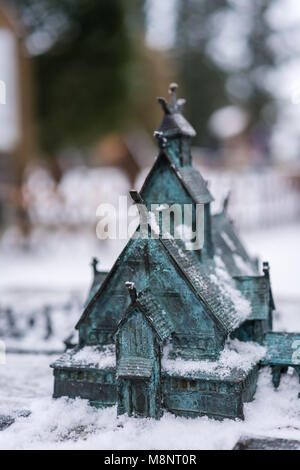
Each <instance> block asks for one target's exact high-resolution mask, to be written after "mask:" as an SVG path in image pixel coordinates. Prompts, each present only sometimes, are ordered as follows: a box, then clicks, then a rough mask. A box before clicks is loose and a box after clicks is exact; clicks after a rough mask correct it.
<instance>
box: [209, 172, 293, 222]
mask: <svg viewBox="0 0 300 470" xmlns="http://www.w3.org/2000/svg"><path fill="white" fill-rule="evenodd" d="M203 173H204V176H205V177H206V178H207V179H208V180H209V188H210V190H211V192H212V194H213V196H214V198H215V201H216V202H215V207H214V209H215V211H216V212H217V211H219V210H220V209H221V207H222V202H223V200H224V198H225V197H226V195H227V194H228V192H229V191H230V203H229V208H228V212H229V214H230V216H231V218H232V219H233V220H234V222H235V225H236V226H237V227H238V228H241V229H250V230H252V229H253V230H256V229H265V228H272V227H276V226H279V225H281V224H291V223H296V222H297V221H300V190H299V189H298V188H297V187H296V186H295V185H293V184H292V178H291V177H290V176H289V175H286V174H282V173H280V172H279V171H276V170H270V169H268V170H262V171H261V172H251V173H248V172H245V173H243V172H231V171H220V170H218V171H216V170H214V171H210V170H209V171H207V172H206V171H203Z"/></svg>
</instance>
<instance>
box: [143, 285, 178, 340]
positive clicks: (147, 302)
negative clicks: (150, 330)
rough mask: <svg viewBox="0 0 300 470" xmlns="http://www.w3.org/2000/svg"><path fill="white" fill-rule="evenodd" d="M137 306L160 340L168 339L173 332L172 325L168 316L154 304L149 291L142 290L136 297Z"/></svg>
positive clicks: (154, 301)
mask: <svg viewBox="0 0 300 470" xmlns="http://www.w3.org/2000/svg"><path fill="white" fill-rule="evenodd" d="M137 305H139V306H140V307H141V308H142V310H143V312H144V313H145V315H146V316H147V318H148V320H149V321H150V323H151V324H152V325H153V327H154V329H155V331H156V332H157V334H158V336H159V337H160V338H161V340H164V339H166V338H168V337H169V336H170V335H171V333H172V332H173V331H174V325H173V323H172V320H171V319H170V317H169V315H168V314H167V313H166V312H165V310H163V309H162V307H161V306H160V305H159V304H158V303H157V302H156V300H155V298H154V297H153V295H152V293H151V292H150V289H149V288H148V289H144V290H142V291H141V292H140V293H139V295H138V297H137Z"/></svg>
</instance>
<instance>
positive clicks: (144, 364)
mask: <svg viewBox="0 0 300 470" xmlns="http://www.w3.org/2000/svg"><path fill="white" fill-rule="evenodd" d="M152 369H153V361H152V360H151V359H148V358H146V357H138V356H129V357H122V358H121V359H120V361H119V363H118V365H117V377H137V378H149V377H151V375H152Z"/></svg>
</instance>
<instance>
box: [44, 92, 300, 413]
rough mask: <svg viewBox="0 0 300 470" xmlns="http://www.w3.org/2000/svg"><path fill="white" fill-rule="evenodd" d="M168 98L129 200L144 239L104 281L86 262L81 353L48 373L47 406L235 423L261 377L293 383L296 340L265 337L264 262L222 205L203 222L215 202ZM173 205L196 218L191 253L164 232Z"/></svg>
mask: <svg viewBox="0 0 300 470" xmlns="http://www.w3.org/2000/svg"><path fill="white" fill-rule="evenodd" d="M176 88H177V86H176V84H171V85H170V90H169V92H170V95H171V100H170V104H167V102H166V101H165V100H164V99H162V98H160V99H159V102H160V104H161V106H162V109H163V113H164V115H163V119H162V122H161V124H160V126H159V128H158V130H157V131H156V132H155V136H156V138H157V141H158V145H159V152H158V156H157V158H156V160H155V163H154V165H153V167H152V169H151V170H150V173H149V174H148V176H147V178H146V180H145V182H144V185H143V187H142V189H141V192H140V193H137V192H136V191H132V192H131V196H132V198H133V201H134V202H135V203H136V204H137V206H138V207H144V208H145V211H144V212H146V229H145V226H144V227H143V229H142V224H141V225H140V226H139V227H138V229H137V231H136V233H135V234H134V236H132V237H131V239H130V240H129V242H128V243H127V245H126V247H125V248H124V250H123V251H122V253H121V254H120V256H119V257H118V259H117V261H116V262H115V264H114V266H113V267H112V269H111V271H110V272H109V273H102V272H100V271H98V270H97V265H96V261H95V260H94V262H93V267H94V281H93V284H92V287H91V290H90V293H89V296H88V300H87V303H86V306H85V309H84V312H83V314H82V316H81V318H80V320H79V322H78V323H77V325H76V328H77V329H78V332H79V344H78V345H77V346H76V347H75V348H74V349H72V350H71V351H68V352H66V353H65V354H64V355H63V356H62V357H61V358H60V359H58V360H57V361H56V362H55V363H54V364H52V367H53V368H54V378H55V385H54V397H55V398H58V397H61V396H68V397H71V398H75V397H81V398H84V399H87V400H89V402H90V403H91V404H92V405H94V406H97V407H99V408H103V407H107V406H112V405H115V404H117V410H118V414H124V413H127V414H128V415H129V416H137V417H153V418H159V417H160V416H161V415H162V414H163V412H164V410H168V411H169V412H172V413H174V414H176V415H182V416H186V417H195V416H201V415H207V416H210V417H214V418H217V419H222V418H232V419H234V418H241V419H243V417H244V414H243V404H244V403H245V402H249V401H251V400H252V399H253V397H254V394H255V390H256V384H257V378H258V372H259V368H260V367H262V366H263V365H270V366H271V367H272V371H273V382H274V385H275V386H278V385H279V381H280V374H281V373H282V372H284V371H286V369H287V367H288V366H293V367H294V368H295V369H296V370H297V371H298V373H299V374H300V367H299V364H300V353H299V354H298V351H299V350H298V349H297V350H296V356H295V348H294V345H295V344H296V343H297V341H298V343H299V345H300V341H299V339H300V336H299V335H296V334H295V335H294V336H293V335H292V334H285V333H276V334H275V333H272V332H271V330H272V312H273V310H274V308H275V306H274V301H273V296H272V290H271V285H270V277H269V265H268V263H264V264H263V269H262V272H259V270H258V266H257V262H256V261H255V260H254V259H252V258H251V257H250V256H249V255H248V253H247V251H246V250H245V248H244V246H243V244H242V242H241V241H240V239H239V237H238V235H237V234H236V232H235V230H234V227H233V225H232V222H231V221H230V219H229V218H228V215H227V213H226V204H225V205H224V209H223V211H222V212H221V213H219V214H216V215H211V210H210V206H211V203H212V201H213V197H212V196H211V194H210V192H209V190H208V187H207V183H206V181H205V180H204V179H203V178H202V176H201V175H200V173H199V172H198V171H197V170H196V169H195V168H194V167H193V165H192V156H191V147H190V146H191V138H192V137H193V136H194V135H195V130H194V129H193V128H192V126H191V125H190V124H189V123H188V122H187V120H186V119H185V118H184V117H183V115H182V107H183V104H184V100H179V99H177V97H176ZM174 205H176V206H177V207H179V208H182V209H184V207H191V208H192V209H193V210H192V211H191V213H192V226H193V228H194V229H195V230H194V233H196V236H198V238H199V240H200V242H199V243H198V245H197V246H195V247H194V248H193V249H191V246H188V244H187V242H186V240H185V239H184V237H181V238H180V237H179V238H177V237H175V233H177V232H176V230H177V229H178V228H179V226H177V225H176V224H177V221H176V220H177V219H176V217H173V218H172V217H171V227H170V231H168V232H164V230H163V225H162V223H161V220H162V215H163V211H164V210H165V211H167V210H169V214H170V213H171V212H172V211H171V210H170V207H171V206H174ZM153 207H155V208H156V210H153ZM182 212H183V213H184V210H183V211H182ZM159 214H162V215H159ZM171 215H172V214H171ZM197 215H198V220H196V217H197ZM199 221H200V222H199ZM180 223H181V225H182V224H184V221H183V222H182V221H180ZM179 225H180V224H179ZM181 228H182V227H181ZM145 232H146V236H145ZM181 233H182V232H181ZM298 343H297V344H298ZM274 345H275V346H274ZM280 348H281V349H282V351H283V353H282V354H281V355H280V351H281V349H280ZM297 354H298V355H297ZM283 356H284V357H283Z"/></svg>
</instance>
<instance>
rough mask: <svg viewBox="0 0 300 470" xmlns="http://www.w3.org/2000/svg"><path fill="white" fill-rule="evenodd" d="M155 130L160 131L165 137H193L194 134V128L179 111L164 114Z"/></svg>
mask: <svg viewBox="0 0 300 470" xmlns="http://www.w3.org/2000/svg"><path fill="white" fill-rule="evenodd" d="M157 132H161V133H162V134H163V135H164V136H166V137H171V136H176V135H184V136H188V137H194V136H195V135H196V131H195V129H194V128H193V127H192V126H191V124H190V123H189V122H188V121H187V120H186V119H185V117H184V116H183V115H182V114H181V113H178V112H176V113H172V114H164V116H163V119H162V121H161V123H160V125H159V126H158V128H157Z"/></svg>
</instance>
